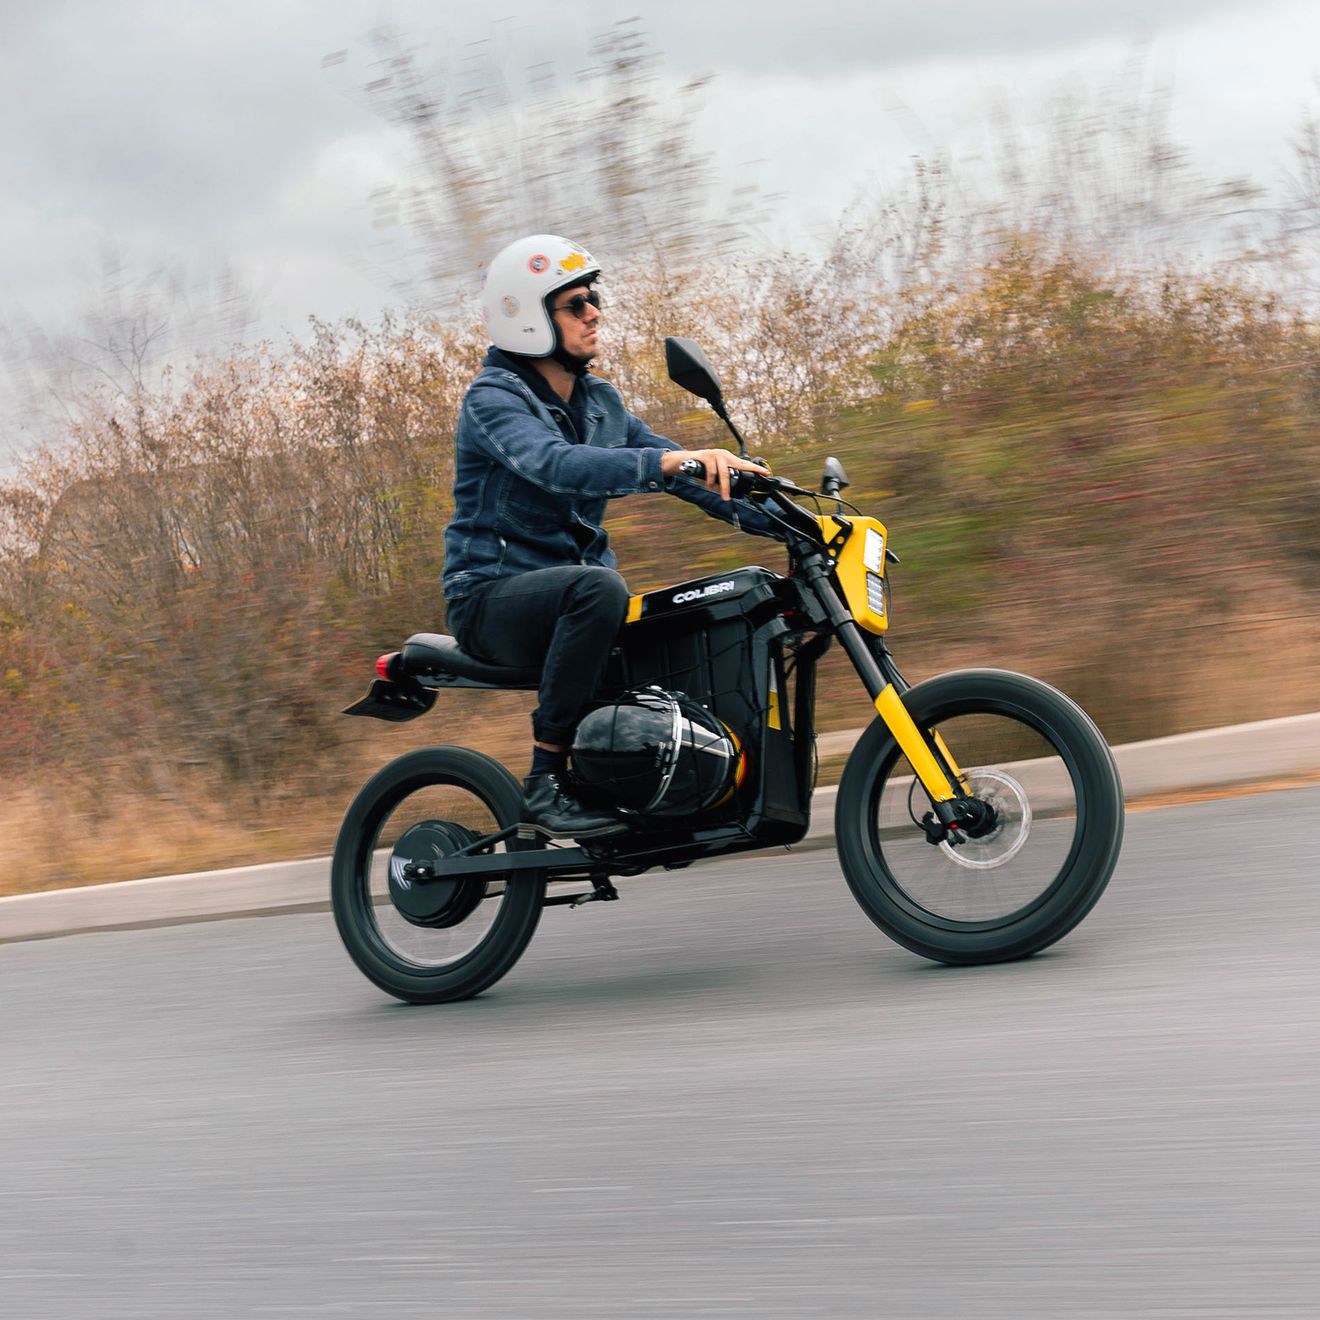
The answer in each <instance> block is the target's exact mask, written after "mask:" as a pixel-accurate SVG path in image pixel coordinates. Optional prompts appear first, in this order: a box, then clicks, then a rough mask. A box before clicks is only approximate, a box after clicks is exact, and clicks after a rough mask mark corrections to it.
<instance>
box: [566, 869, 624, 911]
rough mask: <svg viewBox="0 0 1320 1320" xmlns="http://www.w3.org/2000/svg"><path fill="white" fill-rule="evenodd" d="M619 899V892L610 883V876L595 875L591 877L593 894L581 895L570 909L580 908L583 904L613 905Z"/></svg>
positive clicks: (572, 903) (570, 905) (571, 904)
mask: <svg viewBox="0 0 1320 1320" xmlns="http://www.w3.org/2000/svg"><path fill="white" fill-rule="evenodd" d="M618 897H619V891H618V890H617V889H615V887H614V886H613V885H612V884H611V883H610V879H609V877H608V876H604V875H593V876H592V877H591V893H589V894H579V895H578V896H577V897H576V898H575V899H574V900H573V901H572V902H571V903H570V904H569V907H575V908H579V907H581V906H582V905H583V903H612V902H613V901H614V900H615V899H617V898H618Z"/></svg>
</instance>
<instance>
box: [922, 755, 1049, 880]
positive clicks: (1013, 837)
mask: <svg viewBox="0 0 1320 1320" xmlns="http://www.w3.org/2000/svg"><path fill="white" fill-rule="evenodd" d="M965 778H966V780H967V787H968V788H969V789H970V790H971V793H972V796H973V797H976V798H979V799H980V800H981V801H982V802H985V803H988V804H989V805H990V806H991V807H993V808H994V812H995V824H994V828H993V829H991V830H989V831H987V832H986V833H985V834H982V835H981V836H980V838H973V837H972V836H971V835H967V834H964V835H963V839H962V842H961V843H959V844H958V845H957V846H956V847H955V846H954V845H953V844H951V843H949V842H948V840H947V839H946V840H945V841H944V842H943V843H941V844H940V851H941V852H942V853H944V855H945V856H946V857H948V858H950V859H951V860H952V861H955V862H957V863H958V865H959V866H966V867H969V868H971V869H972V870H974V871H988V870H990V869H992V868H993V867H996V866H1003V865H1004V864H1005V862H1010V861H1012V860H1013V858H1014V857H1016V856H1017V855H1018V853H1019V852H1021V851H1022V845H1023V844H1024V843H1026V841H1027V835H1028V834H1030V833H1031V803H1030V802H1029V801H1028V800H1027V793H1026V790H1025V789H1024V788H1023V787H1022V785H1021V784H1019V783H1018V781H1017V780H1016V779H1014V778H1013V777H1012V776H1011V775H1007V774H1005V773H1004V772H1003V771H1002V770H999V769H996V768H993V767H991V766H979V767H978V768H977V769H975V770H969V771H968V772H967V774H966V776H965Z"/></svg>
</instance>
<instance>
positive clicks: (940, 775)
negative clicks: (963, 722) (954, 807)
mask: <svg viewBox="0 0 1320 1320" xmlns="http://www.w3.org/2000/svg"><path fill="white" fill-rule="evenodd" d="M875 708H876V710H877V711H878V712H879V714H880V718H881V719H882V720H884V722H885V724H886V726H887V727H888V729H889V732H890V733H892V734H893V735H894V739H895V741H896V742H897V743H898V745H899V747H901V748H902V750H903V755H904V756H906V757H907V759H908V763H909V764H910V765H911V766H912V769H913V770H914V771H916V775H917V778H918V779H920V780H921V786H922V787H923V788H924V789H925V790H926V792H927V793H929V794H930V800H931V801H932V802H951V801H952V800H953V799H954V798H956V797H957V796H958V793H957V791H956V789H955V788H953V787H952V786H951V785H950V784H949V777H948V775H946V774H945V773H944V769H943V767H942V766H941V765H940V763H939V762H938V761H937V760H936V759H935V757H934V756H933V755H932V754H931V750H930V748H929V747H927V746H926V740H925V739H924V738H923V737H922V736H921V733H920V731H919V730H918V728H917V726H916V725H915V724H914V723H913V722H912V716H911V715H909V714H908V712H907V707H906V706H905V705H903V699H902V698H901V697H900V696H899V695H898V690H897V689H896V688H895V687H894V685H893V684H892V683H890V684H888V685H887V686H886V687H885V689H884V690H883V691H882V692H881V693H880V695H879V696H878V697H876V699H875ZM934 739H935V745H936V746H937V747H938V748H939V749H940V755H941V756H943V757H944V759H945V761H946V762H947V763H948V765H949V768H950V769H951V770H952V771H953V773H954V775H955V776H957V779H958V782H959V786H960V787H961V788H962V791H963V792H964V793H966V792H967V791H968V789H967V785H966V783H965V782H964V781H963V773H962V771H961V770H960V769H959V768H958V763H957V762H956V761H955V760H954V759H953V756H952V755H951V754H950V752H949V749H948V747H946V746H945V744H944V739H943V738H941V737H940V735H939V734H938V733H937V734H935V735H934Z"/></svg>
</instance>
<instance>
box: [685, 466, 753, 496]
mask: <svg viewBox="0 0 1320 1320" xmlns="http://www.w3.org/2000/svg"><path fill="white" fill-rule="evenodd" d="M678 470H679V471H680V472H681V473H683V474H684V476H688V477H692V478H694V479H695V480H697V481H705V480H706V465H705V464H704V463H703V462H702V461H701V460H700V459H699V458H685V459H684V460H683V461H682V462H681V463H680V464H679V465H678ZM755 485H756V474H755V473H754V472H747V471H744V470H743V469H741V468H733V469H731V470H730V472H729V494H730V495H731V496H733V498H734V499H740V498H741V497H742V496H744V495H747V494H749V493H750V491H751V490H752V488H753V487H754V486H755Z"/></svg>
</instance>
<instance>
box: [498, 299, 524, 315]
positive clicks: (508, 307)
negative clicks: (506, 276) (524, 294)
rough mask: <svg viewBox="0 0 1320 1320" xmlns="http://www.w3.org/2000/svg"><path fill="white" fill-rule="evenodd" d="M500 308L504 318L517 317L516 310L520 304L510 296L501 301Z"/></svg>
mask: <svg viewBox="0 0 1320 1320" xmlns="http://www.w3.org/2000/svg"><path fill="white" fill-rule="evenodd" d="M500 306H501V307H503V308H504V315H505V316H517V315H518V308H519V306H520V304H519V302H518V300H517V298H514V297H512V296H508V297H506V298H504V299H503V301H502V302H501V303H500Z"/></svg>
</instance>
